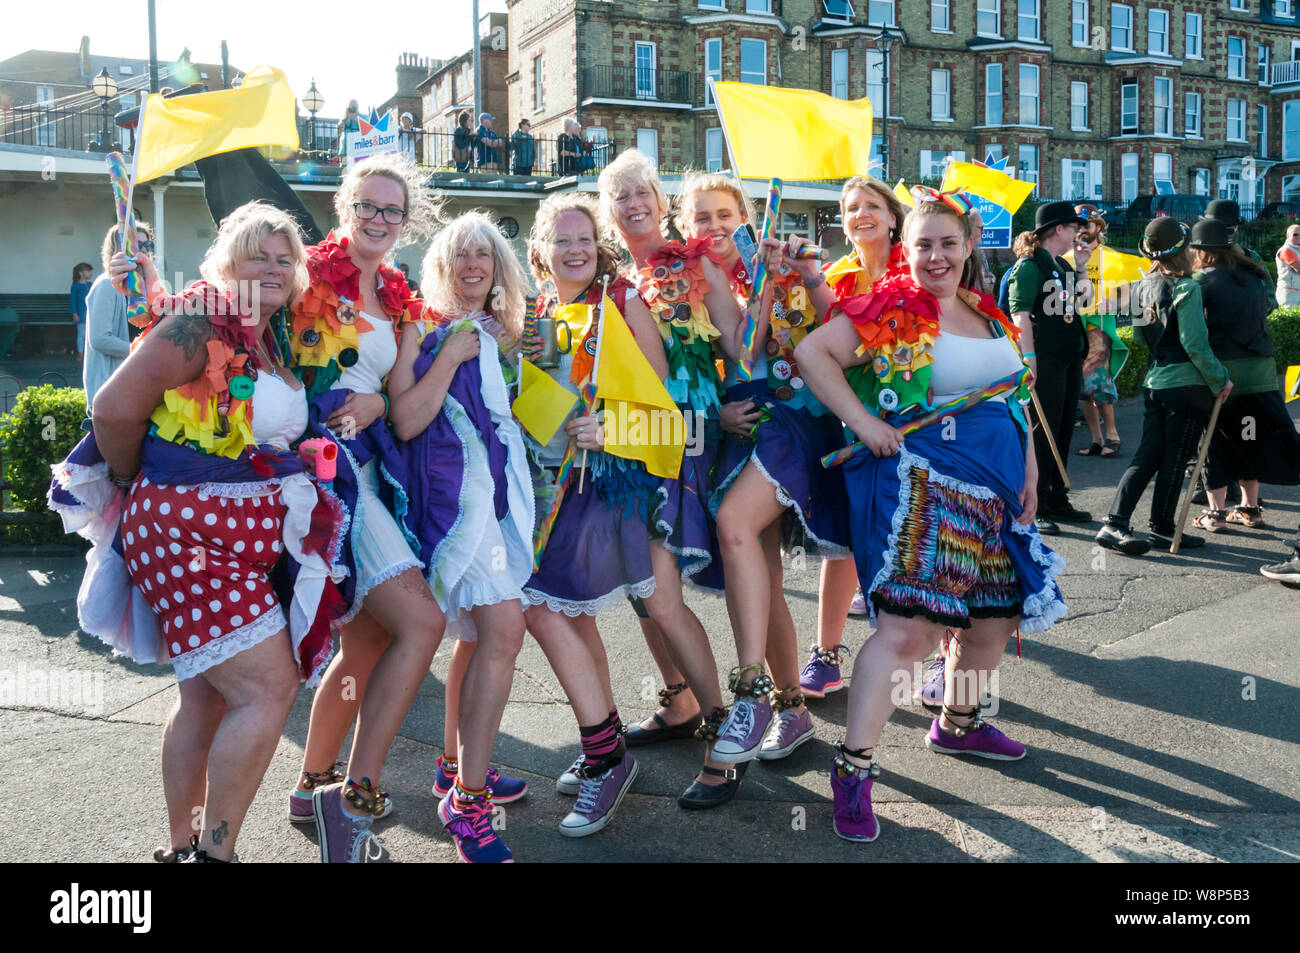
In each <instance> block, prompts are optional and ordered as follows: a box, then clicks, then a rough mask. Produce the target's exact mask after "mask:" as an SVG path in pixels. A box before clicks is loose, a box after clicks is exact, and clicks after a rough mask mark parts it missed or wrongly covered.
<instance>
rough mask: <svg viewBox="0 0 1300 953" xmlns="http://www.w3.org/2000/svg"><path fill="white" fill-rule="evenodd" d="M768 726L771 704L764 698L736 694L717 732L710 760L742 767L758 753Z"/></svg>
mask: <svg viewBox="0 0 1300 953" xmlns="http://www.w3.org/2000/svg"><path fill="white" fill-rule="evenodd" d="M771 723H772V703H771V701H770V700H769V699H768V697H767V696H766V695H763V696H761V698H759V699H757V700H756V699H755V698H754V697H753V696H752V695H740V696H738V697H737V698H736V701H735V703H734V704H732V706H731V713H730V714H728V715H727V720H726V721H724V722H723V723H722V727H721V728H719V729H718V737H717V740H716V741H715V742H714V743H713V760H715V761H721V762H722V763H723V764H743V763H744V762H746V761H750V760H752V759H753V758H754V757H755V756H756V755H757V754H758V747H759V745H760V744H762V743H763V736H764V735H766V734H767V729H768V726H769V725H770V724H771Z"/></svg>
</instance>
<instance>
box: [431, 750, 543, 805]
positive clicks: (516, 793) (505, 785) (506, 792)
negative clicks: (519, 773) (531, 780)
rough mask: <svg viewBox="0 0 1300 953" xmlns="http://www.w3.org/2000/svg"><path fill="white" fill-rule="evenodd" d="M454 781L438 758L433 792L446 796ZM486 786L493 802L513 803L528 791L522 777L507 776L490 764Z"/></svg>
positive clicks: (453, 777)
mask: <svg viewBox="0 0 1300 953" xmlns="http://www.w3.org/2000/svg"><path fill="white" fill-rule="evenodd" d="M455 783H456V775H454V774H448V773H447V771H446V769H445V768H444V767H443V763H442V758H439V759H438V773H437V774H435V775H434V778H433V793H434V794H436V795H437V796H438V797H440V798H442V797H446V796H447V794H448V793H449V792H450V791H451V789H452V786H453V785H455ZM487 786H488V790H489V791H491V792H492V803H493V804H513V803H514V802H515V801H518V800H519V799H520V798H521V797H523V796H524V795H525V794H527V793H528V782H527V781H525V780H524V779H523V778H508V777H506V776H505V775H504V774H502V773H501V772H500V771H498V770H497V769H496V767H495V766H494V765H490V764H489V765H488V769H487Z"/></svg>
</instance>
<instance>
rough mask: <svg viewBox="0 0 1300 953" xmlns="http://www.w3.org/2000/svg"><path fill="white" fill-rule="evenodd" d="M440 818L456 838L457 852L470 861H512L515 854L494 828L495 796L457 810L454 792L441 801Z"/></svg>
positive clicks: (494, 862) (439, 807)
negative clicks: (493, 805) (493, 799)
mask: <svg viewBox="0 0 1300 953" xmlns="http://www.w3.org/2000/svg"><path fill="white" fill-rule="evenodd" d="M438 818H439V819H440V820H441V821H442V824H443V826H444V827H445V828H447V832H448V833H449V834H451V836H452V838H453V839H454V840H455V841H456V853H457V854H459V855H460V859H461V860H463V861H465V863H467V864H513V863H514V862H515V858H514V855H513V854H511V853H510V848H509V847H507V846H506V843H505V841H503V840H502V839H501V838H500V837H497V832H496V831H495V830H493V829H492V799H491V798H484V799H483V800H481V801H475V802H473V803H472V804H470V805H469V806H468V807H466V808H465V809H464V810H461V811H458V810H456V805H455V803H454V802H453V798H452V795H451V793H450V792H449V793H448V794H447V796H446V797H444V798H443V799H442V800H441V801H439V802H438Z"/></svg>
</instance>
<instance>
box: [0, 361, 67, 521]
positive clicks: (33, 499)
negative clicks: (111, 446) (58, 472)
mask: <svg viewBox="0 0 1300 953" xmlns="http://www.w3.org/2000/svg"><path fill="white" fill-rule="evenodd" d="M85 419H86V394H85V392H84V391H83V390H81V389H80V388H77V387H54V386H52V385H50V384H44V385H42V386H40V387H28V388H27V389H26V390H24V391H22V392H21V393H20V394H19V395H18V399H17V400H16V401H15V402H14V409H13V410H11V411H10V412H9V413H7V414H5V415H4V416H2V417H0V450H2V451H3V454H4V456H3V459H4V475H5V479H7V480H8V481H9V483H10V494H11V499H12V501H13V505H14V506H15V507H17V508H19V509H22V510H26V511H27V512H43V511H44V510H45V491H46V490H47V489H49V486H50V464H52V463H58V462H59V461H60V460H62V459H63V458H64V457H66V456H67V455H68V453H69V452H71V450H72V448H73V447H75V446H76V445H77V441H78V440H80V439H81V438H82V437H83V436H85V434H84V432H83V431H82V429H81V422H82V421H83V420H85ZM50 515H51V517H53V514H50Z"/></svg>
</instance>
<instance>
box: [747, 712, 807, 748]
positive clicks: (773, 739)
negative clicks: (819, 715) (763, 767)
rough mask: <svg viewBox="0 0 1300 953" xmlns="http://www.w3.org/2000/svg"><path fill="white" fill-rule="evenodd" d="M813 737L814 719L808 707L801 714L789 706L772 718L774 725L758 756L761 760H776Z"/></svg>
mask: <svg viewBox="0 0 1300 953" xmlns="http://www.w3.org/2000/svg"><path fill="white" fill-rule="evenodd" d="M812 739H813V720H812V715H811V714H810V713H809V712H808V709H807V708H805V709H804V710H803V713H802V714H799V713H797V712H795V710H794V709H793V708H787V709H785V711H783V712H781V713H780V714H778V715H777V716H776V717H775V718H773V719H772V727H771V729H770V730H769V731H768V733H767V737H766V738H764V739H763V744H762V745H761V746H759V749H758V756H757V757H758V758H759V760H760V761H776V760H777V759H778V758H784V757H785V756H786V755H788V754H790V752H792V751H794V749H795V748H797V747H799V746H800V745H801V744H803V743H804V742H805V741H812Z"/></svg>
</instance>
